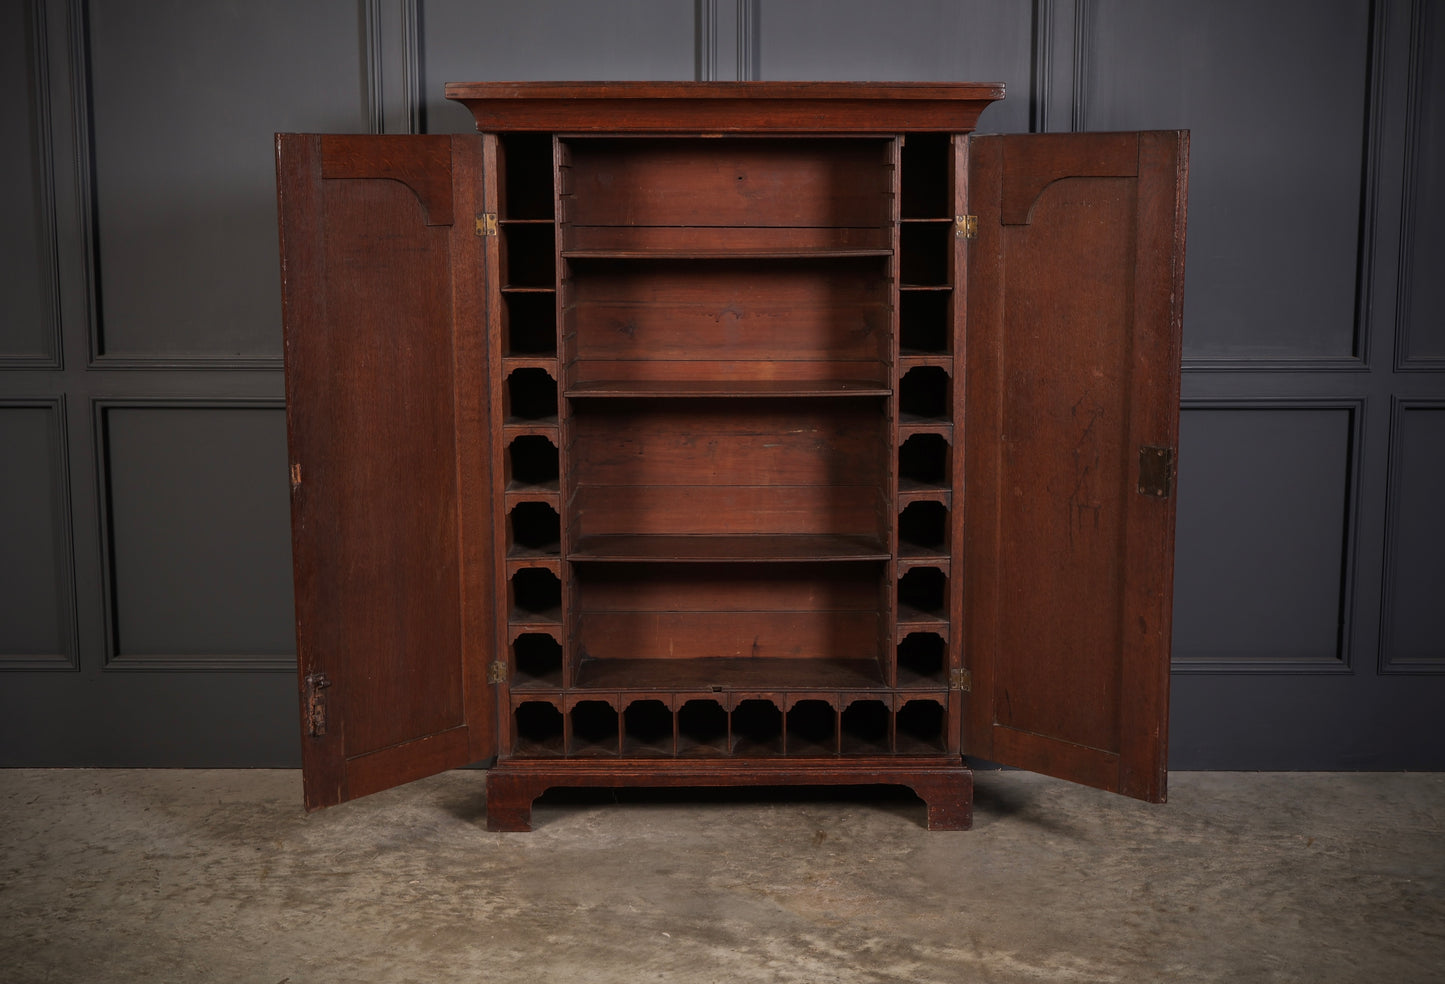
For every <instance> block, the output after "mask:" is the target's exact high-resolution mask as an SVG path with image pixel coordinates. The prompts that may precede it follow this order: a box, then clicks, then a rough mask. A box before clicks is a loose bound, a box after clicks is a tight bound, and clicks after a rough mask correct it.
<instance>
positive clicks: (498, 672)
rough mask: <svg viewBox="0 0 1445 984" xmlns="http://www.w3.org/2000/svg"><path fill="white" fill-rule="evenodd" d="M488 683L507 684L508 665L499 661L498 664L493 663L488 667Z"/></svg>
mask: <svg viewBox="0 0 1445 984" xmlns="http://www.w3.org/2000/svg"><path fill="white" fill-rule="evenodd" d="M487 682H488V683H506V682H507V664H506V663H504V662H502V661H501V660H497V661H496V662H494V663H492V664H491V665H490V666H488V667H487Z"/></svg>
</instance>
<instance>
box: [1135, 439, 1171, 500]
mask: <svg viewBox="0 0 1445 984" xmlns="http://www.w3.org/2000/svg"><path fill="white" fill-rule="evenodd" d="M1139 494H1140V495H1151V496H1153V497H1154V498H1156V499H1167V498H1169V497H1170V496H1171V495H1173V494H1174V449H1173V448H1161V447H1155V446H1153V445H1145V446H1144V447H1142V448H1140V449H1139Z"/></svg>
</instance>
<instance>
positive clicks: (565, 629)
mask: <svg viewBox="0 0 1445 984" xmlns="http://www.w3.org/2000/svg"><path fill="white" fill-rule="evenodd" d="M564 150H565V147H564V146H563V144H562V142H561V140H559V139H558V138H557V136H556V135H555V134H553V136H552V139H551V151H552V152H551V154H550V155H548V158H549V159H548V163H549V165H550V167H549V171H550V182H551V186H552V195H551V198H552V271H553V282H552V287H553V292H554V293H553V298H552V299H553V304H554V311H553V319H552V323H553V325H554V327H555V331H556V338H555V344H554V345H553V353H554V356H555V358H556V368H555V370H554V372H553V378H554V379H556V380H557V457H558V475H557V502H558V511H559V512H560V513H561V516H562V531H561V532H562V536H561V544H560V546H559V550H560V552H561V556H562V560H561V565H560V566H561V578H562V626H561V633H562V686H563V687H564V688H571V687H572V686H573V685H574V683H575V682H576V679H577V640H576V638H575V636H576V633H577V630H578V625H577V583H576V578H574V577H573V576H572V563H571V560H570V559H569V558H570V557H571V554H572V532H573V531H572V528H571V522H570V518H571V517H572V516H573V514H574V510H573V509H572V508H571V489H572V482H571V470H572V469H571V463H572V462H571V458H572V446H571V445H572V442H571V439H570V434H571V428H570V427H569V426H568V417H569V416H570V411H571V404H570V403H569V402H568V400H567V387H566V378H565V376H564V365H565V362H564V353H563V351H562V342H563V334H564V332H563V328H564V325H563V313H562V312H563V309H564V307H565V306H566V300H567V299H566V296H565V292H566V290H567V287H568V280H569V278H568V276H567V274H568V272H569V271H568V269H567V261H566V260H565V259H563V257H562V232H563V229H562V226H563V223H562V180H561V178H562V155H563V152H564ZM619 727H620V725H619Z"/></svg>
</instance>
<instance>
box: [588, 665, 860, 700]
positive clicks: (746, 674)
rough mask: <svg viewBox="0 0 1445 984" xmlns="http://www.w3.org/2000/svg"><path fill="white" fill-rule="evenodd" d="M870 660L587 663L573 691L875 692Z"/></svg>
mask: <svg viewBox="0 0 1445 984" xmlns="http://www.w3.org/2000/svg"><path fill="white" fill-rule="evenodd" d="M883 685H884V684H883V676H882V673H881V672H880V670H879V666H878V663H877V662H876V661H875V660H856V659H829V658H817V659H752V658H748V657H742V658H706V659H592V660H583V661H582V663H581V665H579V666H578V668H577V682H576V689H578V690H627V691H643V692H646V691H651V692H670V693H688V692H697V693H706V692H726V691H739V690H741V691H749V690H773V691H776V690H823V691H838V690H873V691H876V690H879V689H881V688H882V687H883Z"/></svg>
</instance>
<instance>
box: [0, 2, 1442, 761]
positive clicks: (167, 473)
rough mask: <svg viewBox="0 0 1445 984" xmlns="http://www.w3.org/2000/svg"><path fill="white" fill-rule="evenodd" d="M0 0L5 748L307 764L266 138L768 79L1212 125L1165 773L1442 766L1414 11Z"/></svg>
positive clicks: (1125, 119) (1202, 180)
mask: <svg viewBox="0 0 1445 984" xmlns="http://www.w3.org/2000/svg"><path fill="white" fill-rule="evenodd" d="M0 6H3V11H4V12H3V13H0V82H3V83H5V84H4V85H3V87H0V114H3V115H0V119H3V122H4V124H5V127H6V132H7V134H9V136H10V139H9V140H7V141H5V143H4V146H3V147H0V179H3V180H0V196H3V197H0V202H3V205H0V216H3V222H0V259H3V261H4V263H5V268H6V270H7V277H6V279H5V282H4V286H3V288H0V764H30V765H121V764H135V765H189V764H195V765H201V764H205V765H294V764H295V763H296V762H297V760H298V751H297V744H296V742H297V738H296V732H297V728H296V725H295V718H296V702H295V693H294V690H295V683H294V677H293V675H292V674H293V670H292V667H293V665H294V655H293V651H292V650H293V644H292V641H291V640H292V636H291V630H290V626H291V618H292V615H291V608H290V606H291V595H290V569H289V564H288V556H289V541H288V531H287V528H286V522H287V493H286V474H285V472H286V468H285V447H284V434H283V427H282V412H281V408H282V402H281V399H282V386H281V373H280V363H279V356H280V327H279V289H278V277H277V260H276V234H275V205H274V184H273V180H274V179H273V171H272V159H271V152H272V151H271V139H270V137H271V133H272V131H275V130H321V131H331V132H340V131H361V132H408V131H429V132H457V131H464V130H467V129H469V128H470V125H469V121H468V117H467V115H466V114H465V113H463V112H461V111H460V110H458V109H457V108H456V107H454V106H451V105H449V104H447V103H446V102H445V101H444V100H443V99H442V98H441V87H442V85H443V83H445V82H447V81H451V80H465V79H478V80H481V79H501V78H517V79H546V78H556V79H578V78H586V79H621V78H639V79H649V78H651V79H683V78H698V79H749V78H771V79H878V80H885V79H944V80H949V79H951V80H977V81H1002V82H1005V83H1007V85H1008V92H1009V96H1008V99H1007V100H1006V101H1005V102H1004V103H1002V104H1001V105H999V106H996V107H993V108H991V109H990V110H989V111H988V112H987V113H986V114H985V116H984V118H983V124H982V127H981V128H982V129H983V130H986V131H995V132H997V131H1023V130H1069V129H1085V128H1087V129H1136V128H1146V127H1148V128H1152V127H1161V128H1176V127H1186V128H1189V129H1191V130H1192V131H1193V160H1192V169H1191V196H1190V236H1189V254H1190V255H1189V264H1188V287H1187V296H1186V320H1185V357H1186V366H1185V370H1186V371H1185V381H1184V412H1183V420H1182V425H1181V428H1182V433H1181V447H1180V462H1181V463H1180V480H1179V529H1178V553H1177V566H1176V570H1177V574H1176V618H1175V623H1176V624H1175V646H1174V648H1175V667H1176V673H1175V675H1174V680H1173V693H1174V696H1173V711H1172V715H1171V746H1172V757H1171V763H1172V765H1173V766H1174V767H1176V768H1199V767H1216V768H1441V767H1445V729H1442V728H1440V727H1439V724H1438V720H1439V712H1438V708H1439V707H1440V706H1442V701H1445V620H1442V618H1445V616H1442V614H1441V612H1442V611H1445V607H1442V606H1441V605H1440V601H1439V600H1440V599H1441V598H1442V597H1445V560H1442V558H1445V519H1442V517H1445V511H1442V510H1441V508H1440V503H1441V502H1442V501H1445V316H1442V313H1441V312H1442V310H1445V287H1442V283H1445V281H1442V279H1441V278H1440V277H1439V276H1438V275H1436V273H1435V271H1438V270H1440V269H1442V268H1445V231H1442V230H1445V179H1442V177H1441V176H1442V175H1445V104H1442V100H1445V85H1442V84H1441V82H1442V79H1445V66H1442V59H1445V14H1442V12H1441V10H1440V6H1439V5H1438V4H1436V3H1433V2H1431V0H1374V2H1371V0H1200V2H1196V3H1189V4H1160V3H1157V2H1153V0H1034V2H1033V3H1025V2H1023V0H1019V2H1016V3H1013V2H1011V3H1002V4H1001V3H995V2H988V0H889V2H886V3H885V2H881V0H846V2H845V0H829V2H824V0H695V2H692V3H688V2H685V0H608V2H599V0H550V2H529V3H515V2H500V0H493V2H466V0H317V2H313V3H306V4H295V3H290V2H285V0H257V2H253V3H247V4H195V3H187V2H183V0H164V2H148V3H136V2H132V3H129V4H124V3H110V2H107V3H87V2H86V0H27V2H17V3H10V4H4V5H0Z"/></svg>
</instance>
